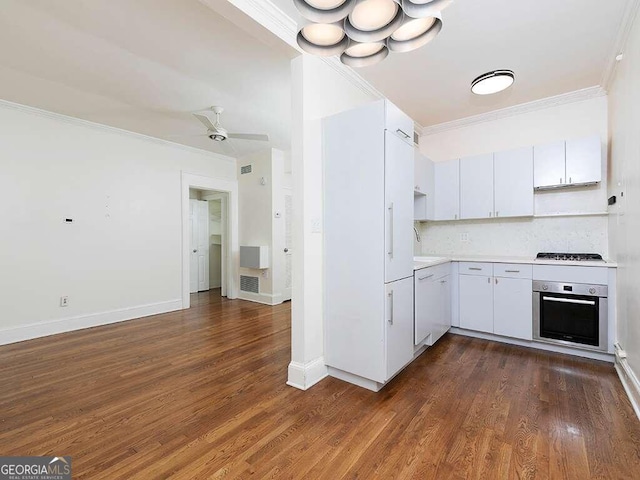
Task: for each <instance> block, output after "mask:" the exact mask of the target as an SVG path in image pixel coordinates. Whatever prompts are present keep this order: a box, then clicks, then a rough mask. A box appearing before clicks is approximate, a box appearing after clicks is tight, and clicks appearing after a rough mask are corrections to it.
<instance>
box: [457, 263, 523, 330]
mask: <svg viewBox="0 0 640 480" xmlns="http://www.w3.org/2000/svg"><path fill="white" fill-rule="evenodd" d="M473 265H474V264H471V263H465V264H464V266H466V267H467V268H466V270H461V272H462V271H468V272H472V271H475V272H478V273H477V274H460V276H459V308H460V328H465V329H468V330H475V331H477V332H486V333H494V334H496V335H502V336H505V337H513V338H520V339H523V340H531V339H532V338H533V294H532V291H533V285H532V284H533V281H532V280H531V278H532V274H533V272H532V266H531V265H510V264H497V263H496V264H494V265H493V267H491V265H490V264H476V265H477V266H475V267H474V266H473ZM485 271H486V272H489V273H492V274H491V275H486V274H484V273H485Z"/></svg>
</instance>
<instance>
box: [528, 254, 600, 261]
mask: <svg viewBox="0 0 640 480" xmlns="http://www.w3.org/2000/svg"><path fill="white" fill-rule="evenodd" d="M536 260H557V261H559V262H604V260H603V259H602V255H600V254H598V253H539V254H538V255H537V256H536Z"/></svg>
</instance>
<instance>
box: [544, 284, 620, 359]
mask: <svg viewBox="0 0 640 480" xmlns="http://www.w3.org/2000/svg"><path fill="white" fill-rule="evenodd" d="M607 295H608V288H607V286H606V285H585V284H576V283H557V282H546V281H540V280H535V281H534V282H533V338H534V339H535V340H538V341H543V342H549V343H555V344H560V345H566V346H571V347H579V348H584V349H588V350H598V351H607V346H608V345H607V333H608V321H607V311H608V299H607Z"/></svg>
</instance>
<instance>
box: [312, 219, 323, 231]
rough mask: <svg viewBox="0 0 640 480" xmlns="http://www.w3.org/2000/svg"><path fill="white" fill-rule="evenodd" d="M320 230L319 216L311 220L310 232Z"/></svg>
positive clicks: (320, 221)
mask: <svg viewBox="0 0 640 480" xmlns="http://www.w3.org/2000/svg"><path fill="white" fill-rule="evenodd" d="M321 232H322V220H320V219H319V218H314V219H312V220H311V233H321Z"/></svg>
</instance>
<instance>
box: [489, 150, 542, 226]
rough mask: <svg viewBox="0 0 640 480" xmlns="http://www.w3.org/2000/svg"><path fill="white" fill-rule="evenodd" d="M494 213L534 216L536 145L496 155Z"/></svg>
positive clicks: (494, 165) (494, 161)
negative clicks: (534, 157) (534, 150)
mask: <svg viewBox="0 0 640 480" xmlns="http://www.w3.org/2000/svg"><path fill="white" fill-rule="evenodd" d="M493 179H494V209H495V213H494V215H495V216H496V217H526V216H531V215H533V148H532V147H525V148H518V149H516V150H509V151H507V152H499V153H496V154H495V155H494V157H493Z"/></svg>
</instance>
